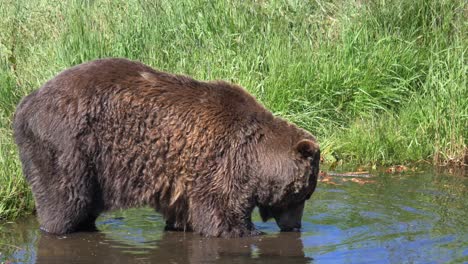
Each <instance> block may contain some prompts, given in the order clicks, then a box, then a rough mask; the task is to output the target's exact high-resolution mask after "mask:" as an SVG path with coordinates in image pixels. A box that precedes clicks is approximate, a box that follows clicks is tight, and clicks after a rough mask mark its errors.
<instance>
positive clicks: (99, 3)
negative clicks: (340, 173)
mask: <svg viewBox="0 0 468 264" xmlns="http://www.w3.org/2000/svg"><path fill="white" fill-rule="evenodd" d="M466 10H467V4H466V3H465V1H462V0H449V1H443V2H440V1H435V0H434V1H425V0H417V1H403V0H394V1H385V2H376V1H371V2H366V1H356V2H353V1H351V2H350V1H340V0H338V1H333V2H328V1H314V2H311V3H303V2H302V1H296V2H295V1H289V2H280V1H271V2H264V1H251V2H242V1H232V2H229V1H208V2H206V1H196V0H185V1H181V2H171V1H162V2H158V3H153V1H136V0H135V1H126V2H118V1H104V0H96V1H67V2H63V1H57V0H53V1H45V0H35V1H25V0H24V1H23V0H20V1H9V0H7V1H3V2H2V5H0V15H1V17H2V20H1V21H0V87H1V88H0V143H1V146H0V186H1V189H0V218H6V219H11V218H14V217H17V216H18V215H21V214H22V213H24V212H30V211H31V209H32V207H33V203H32V199H31V194H30V192H29V190H28V187H27V185H26V184H25V182H24V180H23V178H22V175H21V169H20V163H19V161H18V156H17V151H16V148H15V146H14V144H13V140H12V136H11V128H10V127H11V118H12V115H13V112H14V108H15V106H16V104H17V103H18V102H19V100H20V99H21V98H22V97H23V96H25V95H26V94H28V93H30V92H31V91H32V90H34V89H37V88H38V87H40V86H41V85H42V84H43V83H44V82H45V81H47V80H48V79H50V78H52V77H53V76H54V75H56V74H57V73H58V72H59V71H61V70H63V69H65V68H67V67H70V66H71V65H75V64H78V63H81V62H84V61H88V60H92V59H95V58H100V57H125V58H130V59H135V60H139V61H142V62H144V63H146V64H149V65H151V66H153V67H156V68H159V69H162V70H165V71H169V72H175V73H183V74H187V75H191V76H193V77H195V78H197V79H204V80H211V79H224V80H229V81H232V82H235V83H238V84H240V85H242V86H244V87H246V88H247V89H248V90H249V91H250V92H252V93H253V94H254V95H255V96H256V97H257V98H258V99H259V100H260V101H261V102H262V103H264V104H265V106H266V107H267V108H268V109H270V110H272V111H273V112H274V113H275V114H276V115H278V116H282V117H284V118H287V119H289V120H291V121H292V122H294V123H296V124H298V125H299V126H301V127H303V128H305V129H307V130H309V131H310V132H312V133H313V134H315V135H317V137H318V139H319V141H320V143H321V148H322V153H323V156H324V158H325V160H326V161H327V162H329V163H333V162H336V161H337V160H339V161H341V162H347V163H355V164H376V165H390V164H405V163H409V162H416V161H421V160H425V161H429V162H431V163H434V164H452V165H461V164H463V163H466V159H467V158H466V157H467V153H468V150H467V138H468V100H467V99H466V98H468V90H467V89H468V88H467V77H466V76H467V64H466V57H465V56H466V53H467V49H468V45H467V43H468V40H467V35H466V32H467V31H468V28H467V24H466V22H464V21H467V16H468V15H467V11H466ZM464 32H465V33H464Z"/></svg>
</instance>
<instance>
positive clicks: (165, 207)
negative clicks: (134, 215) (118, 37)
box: [14, 59, 319, 237]
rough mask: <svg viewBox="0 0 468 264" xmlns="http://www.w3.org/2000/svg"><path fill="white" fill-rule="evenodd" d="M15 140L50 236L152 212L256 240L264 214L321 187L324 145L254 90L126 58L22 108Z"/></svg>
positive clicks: (183, 224) (80, 74) (69, 76)
mask: <svg viewBox="0 0 468 264" xmlns="http://www.w3.org/2000/svg"><path fill="white" fill-rule="evenodd" d="M14 132H15V139H16V143H17V144H18V146H19V151H20V158H21V161H22V164H23V172H24V175H25V177H26V179H27V180H28V182H29V183H30V185H31V187H32V191H33V194H34V197H35V200H36V205H37V212H38V216H39V220H40V222H41V225H42V227H43V229H44V230H46V231H48V232H51V233H56V234H63V233H69V232H75V231H79V230H85V229H89V228H93V227H94V221H95V219H96V218H97V216H98V215H99V214H100V213H101V212H102V211H105V210H112V209H117V208H128V207H135V206H144V205H149V206H152V207H154V208H155V209H156V210H157V211H159V212H160V213H161V214H162V215H163V216H164V218H165V219H166V221H167V224H168V228H171V229H178V230H194V231H196V232H198V233H200V234H203V235H206V236H223V237H239V236H247V235H255V234H258V232H257V231H256V230H255V228H254V226H253V224H252V222H251V220H250V215H251V212H252V210H253V209H254V207H255V206H257V205H264V206H279V207H281V206H282V207H287V206H288V205H290V204H292V203H296V202H300V201H304V200H306V199H308V198H309V197H310V195H311V194H312V192H313V190H314V189H315V185H316V181H317V173H318V158H317V157H318V156H317V155H318V154H317V153H318V151H319V150H318V145H316V144H315V142H316V141H315V139H314V137H313V136H311V135H310V134H309V133H307V132H305V131H304V130H302V129H299V128H297V127H296V126H294V125H292V124H290V123H288V122H286V121H284V120H282V119H279V118H276V117H274V116H273V115H272V114H271V113H270V112H269V111H268V110H266V109H265V108H264V107H263V106H262V105H260V104H259V103H258V102H257V101H256V100H255V99H254V98H253V97H252V96H251V95H249V94H248V93H247V92H246V91H245V90H244V89H243V88H241V87H239V86H236V85H233V84H229V83H226V82H223V81H214V82H201V81H197V80H194V79H192V78H189V77H186V76H180V75H173V74H168V73H164V72H160V71H156V70H154V69H152V68H150V67H148V66H146V65H143V64H141V63H138V62H132V61H128V60H125V59H102V60H96V61H92V62H88V63H84V64H81V65H78V66H75V67H73V68H70V69H68V70H66V71H63V72H62V73H60V74H59V75H57V76H56V77H55V78H54V79H52V80H50V81H49V82H47V83H46V84H45V85H44V86H43V87H41V88H40V89H39V90H37V91H35V92H33V93H32V94H30V95H29V96H27V97H25V98H24V99H23V100H22V102H21V103H20V104H19V106H18V108H17V111H16V114H15V119H14ZM304 139H306V140H308V142H310V143H309V144H307V143H306V144H302V145H301V144H299V142H300V141H301V140H304ZM308 151H309V152H310V153H309V152H308ZM307 153H309V154H307Z"/></svg>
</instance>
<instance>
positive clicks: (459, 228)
mask: <svg viewBox="0 0 468 264" xmlns="http://www.w3.org/2000/svg"><path fill="white" fill-rule="evenodd" d="M372 180H373V182H370V183H368V184H364V185H361V184H358V183H354V182H352V181H341V182H340V180H339V179H338V180H337V182H336V183H337V184H336V185H332V184H323V183H322V184H321V185H320V186H319V188H318V189H317V192H316V193H315V194H314V196H313V198H312V200H311V201H310V202H309V203H307V206H306V208H305V211H304V218H303V232H301V233H279V232H278V228H277V227H276V225H275V224H274V222H268V223H261V222H259V217H258V215H254V221H255V223H256V224H257V226H258V228H259V229H260V230H262V231H264V232H266V233H267V235H265V236H261V237H255V238H243V239H217V238H202V237H200V236H198V235H195V234H193V233H181V232H164V231H163V228H164V221H163V220H162V219H161V217H160V215H159V214H157V213H155V212H154V211H153V210H151V209H148V208H143V209H130V210H125V211H117V212H112V213H107V214H104V215H103V216H102V217H100V218H99V219H98V228H99V230H101V231H100V232H96V233H76V234H72V235H67V236H62V237H56V236H51V235H47V234H43V233H41V232H39V231H38V224H37V221H36V220H35V217H30V218H25V219H22V220H20V221H17V222H15V223H7V224H3V225H0V263H1V262H8V261H11V262H23V263H312V262H313V263H428V262H429V263H446V262H454V263H464V262H465V263H466V262H468V220H467V219H468V193H467V187H468V178H467V177H456V176H446V175H443V174H430V173H427V174H420V173H413V174H410V173H408V174H404V175H379V176H376V177H374V178H373V179H372ZM312 257H313V259H312Z"/></svg>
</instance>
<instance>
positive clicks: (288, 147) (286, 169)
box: [256, 137, 320, 231]
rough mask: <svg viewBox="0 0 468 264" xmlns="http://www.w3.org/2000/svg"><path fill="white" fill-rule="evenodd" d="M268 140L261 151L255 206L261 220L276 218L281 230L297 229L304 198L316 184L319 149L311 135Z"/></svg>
mask: <svg viewBox="0 0 468 264" xmlns="http://www.w3.org/2000/svg"><path fill="white" fill-rule="evenodd" d="M278 141H279V142H277V144H275V142H271V141H270V143H271V144H273V145H271V146H270V147H268V148H267V150H268V151H267V153H263V155H261V156H262V157H261V158H260V160H261V165H260V167H261V171H260V177H261V178H262V180H261V181H260V184H259V189H258V190H257V194H256V197H257V206H258V207H259V211H260V215H261V217H262V220H263V221H267V220H269V219H271V218H274V219H275V220H276V223H277V224H278V226H279V227H280V229H281V231H299V230H300V228H301V219H302V213H303V210H304V204H305V201H306V200H308V199H309V198H310V196H311V195H312V193H313V192H314V190H315V187H316V185H317V179H318V173H319V163H320V148H319V145H318V144H317V143H316V141H315V139H314V138H313V137H307V138H305V139H296V140H291V139H290V140H285V139H281V140H278Z"/></svg>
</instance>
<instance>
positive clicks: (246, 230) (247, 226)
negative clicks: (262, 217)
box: [190, 195, 262, 238]
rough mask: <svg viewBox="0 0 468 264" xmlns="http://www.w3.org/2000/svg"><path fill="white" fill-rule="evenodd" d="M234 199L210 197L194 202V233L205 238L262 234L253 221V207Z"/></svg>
mask: <svg viewBox="0 0 468 264" xmlns="http://www.w3.org/2000/svg"><path fill="white" fill-rule="evenodd" d="M234 201H235V200H233V199H226V198H224V199H223V198H221V197H216V196H213V195H208V196H204V197H199V198H196V199H194V200H192V202H191V205H192V207H191V208H190V211H191V215H190V219H191V223H192V227H193V231H194V232H197V233H199V234H201V235H203V236H212V237H223V238H232V237H246V236H257V235H260V234H262V233H261V232H259V231H257V230H256V229H255V226H254V224H253V223H252V221H251V217H250V216H251V213H252V210H253V207H251V206H245V205H248V203H242V202H240V201H236V202H234Z"/></svg>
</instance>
